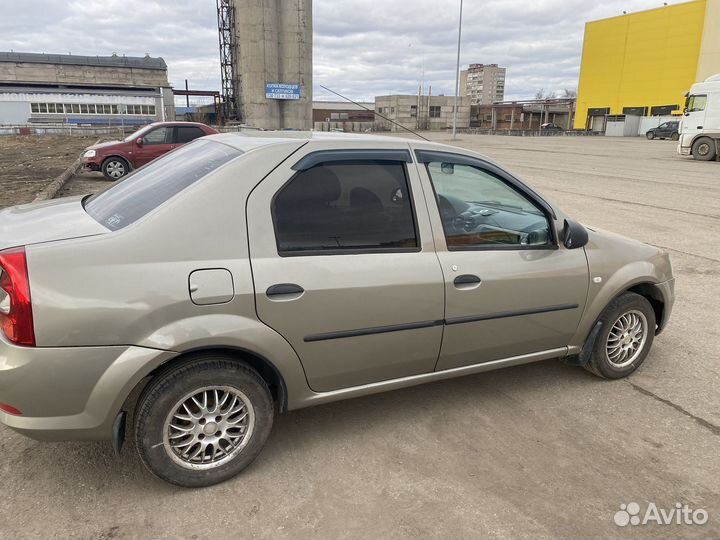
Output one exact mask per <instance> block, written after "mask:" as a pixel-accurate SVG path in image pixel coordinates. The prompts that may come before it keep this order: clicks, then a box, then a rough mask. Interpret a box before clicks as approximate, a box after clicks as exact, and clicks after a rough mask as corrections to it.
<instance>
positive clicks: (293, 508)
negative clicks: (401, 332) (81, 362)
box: [0, 134, 720, 539]
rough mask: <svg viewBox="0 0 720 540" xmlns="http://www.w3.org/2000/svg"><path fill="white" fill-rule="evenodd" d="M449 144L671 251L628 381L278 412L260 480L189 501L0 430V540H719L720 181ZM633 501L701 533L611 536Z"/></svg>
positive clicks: (573, 142) (400, 397)
mask: <svg viewBox="0 0 720 540" xmlns="http://www.w3.org/2000/svg"><path fill="white" fill-rule="evenodd" d="M433 138H435V139H438V140H447V139H448V137H447V135H444V134H443V135H433ZM457 144H458V145H460V146H465V147H467V148H472V149H474V150H479V151H481V152H483V153H485V154H486V155H488V156H491V157H492V158H494V159H496V160H497V161H498V162H500V163H501V164H503V165H505V166H507V167H508V168H510V169H511V170H512V171H514V172H516V173H517V174H518V175H520V176H521V177H523V178H524V179H526V180H527V181H528V182H529V183H531V184H532V185H533V186H535V187H537V188H538V189H539V190H540V191H541V192H542V193H544V194H545V195H547V196H548V197H549V198H551V199H554V200H555V201H556V202H558V203H559V204H560V205H561V206H562V207H563V208H564V209H565V210H566V211H567V212H569V213H570V214H572V215H574V216H576V217H577V219H578V220H579V221H582V222H584V223H587V224H591V225H594V226H597V227H600V228H604V229H608V230H612V231H615V232H618V233H621V234H626V235H630V236H633V237H635V238H638V239H640V240H643V241H645V242H649V243H651V244H654V245H657V246H662V247H664V248H665V249H667V250H669V251H670V253H671V255H672V258H673V264H674V268H675V275H676V277H677V286H676V292H677V303H676V306H675V311H674V314H673V317H672V319H671V321H670V325H669V327H668V328H667V330H666V331H665V332H664V333H663V334H662V335H661V336H660V337H659V338H658V339H657V341H656V342H655V348H654V349H653V351H652V352H651V354H650V356H649V357H648V359H647V360H646V362H645V364H644V366H643V367H642V368H641V369H640V370H639V371H638V372H637V373H636V374H634V375H633V376H632V377H631V378H629V379H627V380H622V381H614V382H608V381H602V380H600V379H598V378H596V377H594V376H592V375H590V374H588V373H586V372H585V371H584V370H582V369H579V368H568V367H564V366H563V365H561V364H560V362H558V361H548V362H542V363H537V364H532V365H527V366H520V367H515V368H509V369H505V370H502V371H496V372H492V373H486V374H481V375H477V376H471V377H467V378H463V379H456V380H450V381H444V382H439V383H435V384H430V385H425V386H419V387H415V388H409V389H405V390H400V391H396V392H391V393H386V394H381V395H377V396H371V397H365V398H361V399H356V400H352V401H346V402H341V403H336V404H330V405H326V406H320V407H316V408H312V409H306V410H302V411H297V412H293V413H288V414H286V415H283V416H281V417H279V418H278V419H277V421H276V424H275V427H274V430H273V434H272V435H271V437H270V440H269V441H268V444H267V447H266V448H265V450H264V451H263V453H262V454H261V455H260V457H259V458H258V460H257V461H256V462H255V464H253V465H252V466H251V467H250V468H249V469H248V470H247V471H246V472H245V473H243V474H241V475H240V476H238V477H237V478H235V479H234V480H232V481H230V482H227V483H225V484H222V485H219V486H216V487H212V488H208V489H203V490H184V489H179V488H174V487H171V486H169V485H166V484H164V483H162V482H161V481H159V480H155V479H154V478H152V477H151V476H150V475H149V474H148V473H147V472H145V471H144V470H143V468H142V465H141V464H140V462H139V460H138V459H137V458H136V457H135V455H134V453H133V452H132V451H131V446H130V445H128V446H127V447H126V450H125V452H124V454H123V456H122V458H120V459H117V458H115V457H114V456H113V454H112V452H111V450H110V447H109V444H107V443H53V444H48V443H39V442H34V441H31V440H27V439H25V438H23V437H21V436H19V435H16V434H14V433H13V432H11V431H9V430H8V429H5V428H3V427H0V450H1V451H2V460H1V461H0V478H2V480H1V481H0V486H2V489H0V538H55V537H58V538H67V537H71V536H74V537H78V538H126V537H127V538H131V537H138V538H212V539H217V538H253V537H257V538H287V539H304V538H334V539H343V538H348V539H350V538H368V539H380V538H393V539H400V538H413V539H416V538H453V539H465V538H490V537H494V538H508V539H519V538H528V539H540V538H555V537H569V538H600V537H602V538H606V537H630V538H661V537H662V538H669V537H673V538H678V537H684V538H717V537H720V457H719V455H720V452H718V448H720V399H719V398H718V388H720V368H719V367H718V366H719V365H720V364H718V359H720V324H718V320H720V294H719V293H718V291H720V163H700V162H695V161H692V160H687V159H682V158H680V157H678V156H677V155H675V153H674V143H672V142H665V141H646V140H644V139H610V138H604V137H598V138H571V137H567V138H566V137H552V138H510V137H489V136H462V137H461V140H460V141H458V143H457ZM86 181H87V179H86ZM103 185H106V184H104V183H103V182H102V181H100V182H95V183H92V181H91V183H90V184H86V185H81V184H80V183H78V181H77V180H75V181H73V182H72V183H71V184H70V185H68V187H67V192H77V191H83V190H90V189H93V190H94V189H99V188H102V187H103ZM630 502H636V503H638V504H639V505H640V506H641V508H642V509H643V511H644V508H645V507H646V506H647V505H648V504H649V503H651V502H652V503H655V504H656V505H657V506H658V508H662V509H668V510H669V509H672V508H673V507H674V506H675V504H676V503H681V504H688V505H689V506H690V507H692V508H694V509H698V508H702V509H705V510H706V511H707V512H708V514H709V521H708V523H707V524H705V525H703V526H698V525H693V526H688V525H677V524H675V525H666V526H658V525H638V526H627V527H625V528H621V527H618V526H617V525H616V524H615V523H614V521H613V516H614V514H615V513H616V512H617V511H618V510H620V505H621V504H627V503H630Z"/></svg>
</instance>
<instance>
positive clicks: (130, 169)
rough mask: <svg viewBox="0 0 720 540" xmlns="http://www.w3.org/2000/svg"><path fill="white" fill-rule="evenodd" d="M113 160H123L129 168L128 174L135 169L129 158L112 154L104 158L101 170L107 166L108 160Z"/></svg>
mask: <svg viewBox="0 0 720 540" xmlns="http://www.w3.org/2000/svg"><path fill="white" fill-rule="evenodd" d="M113 158H115V159H122V160H123V161H124V162H125V163H126V164H127V166H128V172H130V171H132V170H133V169H134V168H135V167H134V166H133V164H132V162H131V161H130V159H129V158H128V157H127V156H123V155H122V154H111V155H109V156H107V157H105V158H103V160H102V163H101V164H100V169H102V168H103V167H104V166H105V163H107V162H108V160H110V159H113Z"/></svg>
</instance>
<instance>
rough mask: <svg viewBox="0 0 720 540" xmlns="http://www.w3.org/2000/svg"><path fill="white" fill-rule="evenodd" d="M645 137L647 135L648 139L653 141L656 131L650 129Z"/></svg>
mask: <svg viewBox="0 0 720 540" xmlns="http://www.w3.org/2000/svg"><path fill="white" fill-rule="evenodd" d="M645 137H647V139H648V141H652V140H653V139H654V138H655V132H654V131H648V132H647V133H646V134H645Z"/></svg>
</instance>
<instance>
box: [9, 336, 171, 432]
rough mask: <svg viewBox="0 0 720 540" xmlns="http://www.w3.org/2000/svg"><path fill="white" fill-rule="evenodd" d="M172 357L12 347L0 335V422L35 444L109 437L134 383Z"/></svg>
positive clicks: (143, 351) (139, 351) (141, 351)
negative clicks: (6, 408)
mask: <svg viewBox="0 0 720 540" xmlns="http://www.w3.org/2000/svg"><path fill="white" fill-rule="evenodd" d="M174 355H175V353H170V352H165V351H159V350H156V349H147V348H143V347H127V346H119V347H62V348H45V347H37V348H25V347H16V346H14V345H11V344H9V343H8V342H7V341H5V340H4V336H1V335H0V402H2V403H6V404H8V405H11V406H12V407H14V408H16V409H18V410H19V411H20V412H21V413H22V415H20V416H15V415H11V414H8V413H5V412H0V422H2V423H3V424H5V425H6V426H8V427H9V428H11V429H13V430H15V431H17V432H19V433H22V434H23V435H26V436H28V437H32V438H34V439H39V440H74V439H109V438H110V436H111V432H112V423H113V420H114V419H115V416H117V413H118V412H119V411H120V409H121V408H122V406H123V403H124V402H125V399H126V398H127V396H128V394H129V393H130V391H131V390H132V389H133V388H134V387H135V385H136V384H137V383H138V382H139V381H140V380H141V379H142V377H143V376H144V375H145V374H146V373H147V370H146V369H144V368H145V367H146V366H148V365H157V364H158V363H162V362H164V361H166V360H168V359H170V358H172V357H173V356H174Z"/></svg>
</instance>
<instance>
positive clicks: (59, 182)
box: [33, 139, 102, 202]
mask: <svg viewBox="0 0 720 540" xmlns="http://www.w3.org/2000/svg"><path fill="white" fill-rule="evenodd" d="M101 140H102V139H98V140H97V141H95V143H94V144H98V143H99V142H100V141H101ZM81 166H82V158H81V157H78V158H77V159H76V160H75V161H73V163H72V165H70V166H69V167H68V168H67V169H65V171H64V172H63V173H62V174H61V175H60V176H58V177H56V178H55V179H54V180H53V181H52V182H50V183H49V184H48V185H47V187H46V188H45V189H43V190H42V191H41V192H40V193H38V194H37V196H36V197H35V199H33V202H40V201H47V200H50V199H54V198H55V196H56V195H57V194H58V193H59V192H60V190H61V189H62V188H63V187H64V186H65V184H67V181H68V180H70V178H72V177H73V176H75V174H76V173H77V172H78V170H79V169H80V167H81Z"/></svg>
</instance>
